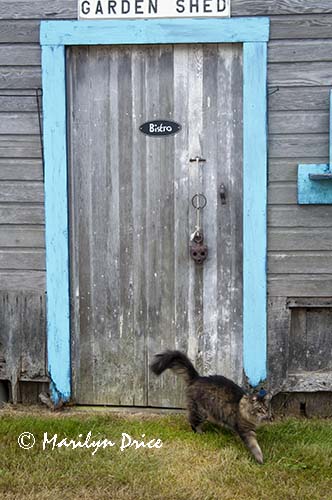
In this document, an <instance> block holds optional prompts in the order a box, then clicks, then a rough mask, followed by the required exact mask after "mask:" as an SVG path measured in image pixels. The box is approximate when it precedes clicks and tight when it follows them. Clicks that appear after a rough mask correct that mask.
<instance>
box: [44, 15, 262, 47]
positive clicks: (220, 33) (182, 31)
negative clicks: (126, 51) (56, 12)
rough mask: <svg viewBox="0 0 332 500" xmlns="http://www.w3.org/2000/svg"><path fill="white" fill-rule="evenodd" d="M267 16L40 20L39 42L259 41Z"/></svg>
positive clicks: (56, 43)
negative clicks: (130, 19)
mask: <svg viewBox="0 0 332 500" xmlns="http://www.w3.org/2000/svg"><path fill="white" fill-rule="evenodd" d="M268 38H269V19H268V18H264V17H262V18H250V17H248V18H233V19H214V18H213V19H147V20H133V21H122V20H120V21H44V22H42V23H41V32H40V41H41V44H42V45H83V44H84V45H99V44H127V45H128V44H154V43H157V44H162V43H220V42H225V43H226V42H258V41H260V42H263V41H267V40H268Z"/></svg>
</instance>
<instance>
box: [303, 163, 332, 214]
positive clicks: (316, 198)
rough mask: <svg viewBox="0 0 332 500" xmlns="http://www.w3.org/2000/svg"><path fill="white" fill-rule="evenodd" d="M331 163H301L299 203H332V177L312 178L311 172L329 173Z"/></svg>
mask: <svg viewBox="0 0 332 500" xmlns="http://www.w3.org/2000/svg"><path fill="white" fill-rule="evenodd" d="M329 172H330V169H329V165H328V164H322V165H299V167H298V203H299V204H300V205H329V204H332V179H326V180H311V179H310V178H309V175H310V174H326V173H329Z"/></svg>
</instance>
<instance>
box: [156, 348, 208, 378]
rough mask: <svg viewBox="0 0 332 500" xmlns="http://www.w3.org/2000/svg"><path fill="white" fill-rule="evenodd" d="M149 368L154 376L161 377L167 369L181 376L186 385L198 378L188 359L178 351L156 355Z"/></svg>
mask: <svg viewBox="0 0 332 500" xmlns="http://www.w3.org/2000/svg"><path fill="white" fill-rule="evenodd" d="M150 368H151V370H152V371H153V373H155V374H156V375H161V374H162V373H163V372H164V371H165V370H167V369H168V368H169V369H170V370H172V371H173V372H175V373H176V374H177V375H183V376H184V378H185V380H186V382H187V383H189V382H191V381H192V380H194V379H195V378H197V377H199V374H198V372H197V370H196V368H195V367H194V365H193V364H192V362H191V361H190V359H189V358H188V357H187V356H186V355H185V354H184V353H183V352H180V351H165V352H162V353H160V354H156V355H155V357H154V360H153V361H152V363H151V365H150Z"/></svg>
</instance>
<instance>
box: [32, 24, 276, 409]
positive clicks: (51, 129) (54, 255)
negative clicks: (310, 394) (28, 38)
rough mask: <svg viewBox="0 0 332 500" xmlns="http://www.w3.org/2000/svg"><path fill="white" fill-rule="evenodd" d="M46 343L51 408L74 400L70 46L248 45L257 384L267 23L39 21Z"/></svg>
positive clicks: (261, 335) (246, 118)
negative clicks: (68, 92)
mask: <svg viewBox="0 0 332 500" xmlns="http://www.w3.org/2000/svg"><path fill="white" fill-rule="evenodd" d="M40 38H41V45H42V76H43V116H44V122H43V123H44V158H45V212H46V269H47V278H46V282H47V345H48V369H49V375H50V378H51V394H52V399H53V401H54V403H58V402H59V401H60V400H63V401H67V400H69V399H70V397H71V358H70V290H69V241H68V234H69V232H68V192H67V128H66V127H67V124H66V112H67V111H66V71H65V47H66V46H71V45H113V44H122V45H123V44H135V45H138V44H164V43H167V44H176V43H191V44H195V43H243V79H244V83H243V96H244V98H243V358H244V359H243V362H244V370H245V375H246V376H247V377H248V380H249V382H250V383H251V385H253V386H256V385H257V384H258V383H259V382H261V381H263V380H264V379H265V378H266V353H267V286H266V240H267V220H266V211H267V88H266V86H267V41H268V39H269V19H268V18H234V19H214V18H212V19H162V20H160V19H158V20H157V19H149V20H132V21H122V20H120V21H44V22H42V23H41V36H40Z"/></svg>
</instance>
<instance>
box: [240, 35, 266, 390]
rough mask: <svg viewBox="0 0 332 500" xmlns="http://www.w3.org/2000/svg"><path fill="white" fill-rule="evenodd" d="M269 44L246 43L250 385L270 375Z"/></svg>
mask: <svg viewBox="0 0 332 500" xmlns="http://www.w3.org/2000/svg"><path fill="white" fill-rule="evenodd" d="M266 61H267V47H266V44H265V43H245V44H244V46H243V73H244V98H243V106H244V108H243V134H244V135H243V148H244V150H243V155H244V158H243V193H244V194H243V196H244V199H243V248H244V256H243V329H244V336H243V357H244V370H245V373H246V375H247V377H248V378H249V381H250V383H251V384H252V385H254V386H255V385H257V384H258V383H259V382H260V381H262V380H264V379H265V378H266V345H267V339H266V330H267V320H266V303H267V298H266V296H267V287H266V232H267V229H266V228H267V219H266V206H267V187H266V186H267V121H266V92H267V90H266V89H267V84H266V78H267V74H266V72H267V69H266Z"/></svg>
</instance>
